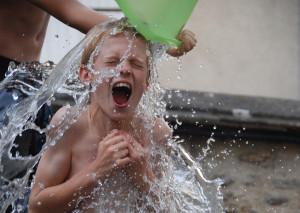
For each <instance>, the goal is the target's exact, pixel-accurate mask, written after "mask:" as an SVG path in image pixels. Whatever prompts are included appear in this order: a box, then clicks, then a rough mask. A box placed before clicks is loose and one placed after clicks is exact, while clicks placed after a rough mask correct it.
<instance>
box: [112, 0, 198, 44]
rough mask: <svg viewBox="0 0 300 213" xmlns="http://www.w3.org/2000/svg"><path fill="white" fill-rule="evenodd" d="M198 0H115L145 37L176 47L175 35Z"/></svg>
mask: <svg viewBox="0 0 300 213" xmlns="http://www.w3.org/2000/svg"><path fill="white" fill-rule="evenodd" d="M197 1H198V0H116V2H117V3H118V5H119V7H120V9H121V10H122V11H123V13H124V15H125V16H126V17H127V18H128V19H129V21H130V23H131V24H132V25H133V26H135V27H136V29H137V31H138V32H140V33H141V34H142V35H143V36H144V37H145V38H146V39H148V40H151V41H157V42H161V43H164V44H167V45H170V46H173V47H178V46H179V45H180V44H181V41H179V40H177V35H178V34H179V32H180V31H181V30H182V28H183V26H184V25H185V23H186V22H187V20H188V19H189V17H190V16H191V14H192V12H193V9H194V7H195V6H196V3H197Z"/></svg>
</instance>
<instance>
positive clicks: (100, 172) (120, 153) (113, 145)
mask: <svg viewBox="0 0 300 213" xmlns="http://www.w3.org/2000/svg"><path fill="white" fill-rule="evenodd" d="M128 154H129V150H128V142H127V139H126V137H125V136H124V135H123V134H120V133H119V132H118V131H114V132H112V133H110V134H109V135H107V136H106V137H105V138H104V139H103V140H102V141H101V142H100V143H99V147H98V150H97V155H96V159H95V160H94V161H93V163H92V164H91V170H92V171H93V173H94V174H95V175H96V176H95V178H97V179H101V178H102V177H103V176H104V175H109V174H110V173H112V172H113V171H116V170H118V169H120V168H122V167H124V166H125V165H126V164H128V163H129V162H131V159H130V158H129V157H128Z"/></svg>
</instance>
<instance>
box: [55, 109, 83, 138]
mask: <svg viewBox="0 0 300 213" xmlns="http://www.w3.org/2000/svg"><path fill="white" fill-rule="evenodd" d="M84 113H85V112H83V113H82V114H81V115H80V116H79V118H77V120H76V122H74V123H72V124H71V125H70V126H69V127H68V128H67V129H66V131H65V132H64V134H63V138H65V139H71V138H70V137H76V135H78V134H79V135H80V134H82V133H81V131H83V130H84V128H82V126H83V125H84V124H83V123H84V116H83V115H84ZM69 116H72V115H70V114H69V110H68V108H67V107H65V106H64V107H62V108H60V109H59V110H58V111H57V112H56V113H55V114H54V116H53V118H52V120H51V123H50V125H51V126H53V127H54V129H53V134H57V133H58V131H60V130H61V129H62V127H61V125H64V124H65V122H64V120H65V119H67V120H70V118H69ZM71 119H73V116H72V117H71ZM68 122H69V121H67V123H68ZM68 125H69V124H68Z"/></svg>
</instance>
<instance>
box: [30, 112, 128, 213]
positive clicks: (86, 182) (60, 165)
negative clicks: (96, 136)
mask: <svg viewBox="0 0 300 213" xmlns="http://www.w3.org/2000/svg"><path fill="white" fill-rule="evenodd" d="M53 120H56V117H54V119H53ZM70 129H72V127H70ZM70 129H69V130H70ZM69 139H70V138H69V135H68V133H67V132H66V133H65V135H64V136H63V137H62V138H61V140H60V141H58V142H57V144H56V145H55V146H53V147H51V148H49V149H48V150H47V151H46V152H45V153H44V155H43V156H42V158H41V161H40V163H39V166H38V169H37V173H36V179H35V184H34V185H33V188H32V192H31V195H30V200H29V210H30V212H32V213H34V212H70V211H72V210H74V209H75V208H76V207H77V206H78V198H79V197H80V196H82V197H86V196H87V195H89V194H90V193H91V192H92V191H93V189H94V188H95V187H97V186H98V180H103V179H104V178H106V175H108V174H110V173H112V172H115V171H117V170H118V169H120V168H121V167H123V166H124V165H125V164H127V163H128V162H129V159H128V158H127V157H126V156H127V154H128V150H127V143H126V142H124V136H120V135H118V134H117V133H111V134H109V135H108V136H107V137H106V138H104V139H103V140H102V141H101V142H100V143H99V147H98V152H97V155H96V159H95V160H94V161H93V162H92V163H91V164H89V165H88V166H86V167H84V168H83V169H82V170H81V171H79V172H78V173H76V174H75V175H73V176H72V177H71V178H69V179H68V175H69V171H70V170H71V165H72V152H71V150H72V148H71V147H72V144H71V143H72V142H73V141H70V140H69ZM73 140H74V139H73ZM115 150H118V151H115ZM92 174H93V175H92Z"/></svg>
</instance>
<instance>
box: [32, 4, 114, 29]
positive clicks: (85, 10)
mask: <svg viewBox="0 0 300 213" xmlns="http://www.w3.org/2000/svg"><path fill="white" fill-rule="evenodd" d="M28 1H29V2H31V3H32V4H34V5H36V6H37V7H39V8H41V9H42V10H44V11H46V12H47V13H48V14H50V15H52V16H54V17H55V18H57V19H58V20H60V21H62V22H64V23H65V24H67V25H70V26H71V27H73V28H76V29H77V30H79V31H81V32H82V33H87V32H88V31H89V30H90V29H91V28H93V27H94V26H95V25H98V24H100V23H102V22H105V21H108V20H111V19H112V18H111V17H109V16H107V15H104V14H103V13H100V12H97V11H95V10H93V9H91V8H89V7H87V6H85V5H83V4H82V3H81V2H79V1H78V0H28Z"/></svg>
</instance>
